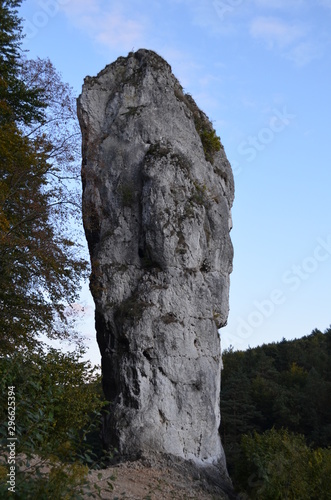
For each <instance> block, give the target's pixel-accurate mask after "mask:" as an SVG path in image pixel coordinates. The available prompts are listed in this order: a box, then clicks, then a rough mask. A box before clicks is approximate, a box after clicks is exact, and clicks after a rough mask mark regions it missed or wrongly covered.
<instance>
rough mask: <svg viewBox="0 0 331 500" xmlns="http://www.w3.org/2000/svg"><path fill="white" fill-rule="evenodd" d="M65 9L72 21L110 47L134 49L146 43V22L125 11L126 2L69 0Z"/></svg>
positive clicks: (91, 36) (100, 42)
mask: <svg viewBox="0 0 331 500" xmlns="http://www.w3.org/2000/svg"><path fill="white" fill-rule="evenodd" d="M62 8H63V11H64V12H65V14H66V15H67V17H68V18H69V19H70V21H71V23H72V24H73V25H75V26H76V27H78V28H79V29H80V30H82V31H85V32H86V34H87V35H88V36H89V37H90V38H92V39H93V40H94V41H95V42H97V43H99V44H101V45H103V46H106V47H107V48H111V49H113V48H120V49H121V50H131V49H132V48H133V47H138V46H140V45H144V44H143V43H142V42H143V39H144V36H145V30H146V22H145V20H143V19H139V16H137V15H135V17H134V19H133V18H132V16H131V15H130V13H126V12H125V4H123V3H121V2H112V5H109V4H107V2H105V1H102V0H70V2H69V3H67V4H66V5H64V6H63V7H62Z"/></svg>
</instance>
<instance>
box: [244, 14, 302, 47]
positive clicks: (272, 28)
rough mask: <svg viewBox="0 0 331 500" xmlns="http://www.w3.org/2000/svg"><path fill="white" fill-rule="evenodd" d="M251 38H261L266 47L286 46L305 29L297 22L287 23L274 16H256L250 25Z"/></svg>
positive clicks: (295, 39)
mask: <svg viewBox="0 0 331 500" xmlns="http://www.w3.org/2000/svg"><path fill="white" fill-rule="evenodd" d="M250 34H251V36H252V37H253V38H257V39H262V40H263V41H264V42H266V43H267V46H268V48H273V47H274V46H275V45H276V46H278V47H281V48H282V47H286V46H288V45H290V44H291V43H293V42H295V41H297V40H298V39H299V38H301V37H303V36H304V35H305V29H304V28H303V27H302V26H299V25H298V24H289V23H286V22H284V21H283V20H281V19H279V18H276V17H262V16H261V17H257V18H255V19H254V20H253V21H252V23H251V26H250Z"/></svg>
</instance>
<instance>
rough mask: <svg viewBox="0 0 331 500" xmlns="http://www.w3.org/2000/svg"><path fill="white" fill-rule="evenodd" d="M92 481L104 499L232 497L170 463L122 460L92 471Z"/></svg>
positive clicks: (217, 499) (219, 499) (202, 499)
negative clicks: (214, 489)
mask: <svg viewBox="0 0 331 500" xmlns="http://www.w3.org/2000/svg"><path fill="white" fill-rule="evenodd" d="M100 474H102V478H100ZM107 482H109V483H110V486H109V485H107ZM90 483H91V484H96V485H98V486H99V487H100V488H101V497H102V498H103V499H112V500H116V499H118V500H120V499H131V500H188V499H190V500H226V499H229V498H230V497H229V496H228V495H226V494H222V493H220V492H216V491H214V492H208V491H206V481H205V480H204V479H202V478H199V477H198V475H197V474H196V473H195V474H193V475H192V474H190V473H189V472H188V471H187V472H183V471H178V470H176V468H174V467H171V466H168V465H167V464H161V463H152V464H151V463H145V462H144V461H141V460H140V461H135V462H125V463H121V464H119V465H117V466H112V467H109V468H108V469H105V470H103V471H92V472H91V473H90ZM207 489H208V487H207ZM210 489H212V488H210ZM86 498H88V497H86Z"/></svg>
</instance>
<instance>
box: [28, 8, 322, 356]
mask: <svg viewBox="0 0 331 500" xmlns="http://www.w3.org/2000/svg"><path fill="white" fill-rule="evenodd" d="M20 15H21V16H22V17H23V18H24V23H23V26H24V30H25V34H26V38H25V39H24V42H23V48H24V49H27V50H29V54H28V57H30V58H35V57H37V56H38V57H41V58H47V57H48V58H50V60H51V61H52V63H53V64H54V66H55V67H56V69H57V70H58V71H59V72H60V73H61V74H62V77H63V80H64V81H65V82H68V83H69V84H70V85H71V86H72V87H73V89H74V92H75V93H76V94H77V95H79V94H80V92H81V87H82V84H83V81H84V77H85V76H87V75H89V76H95V75H96V74H97V73H98V72H99V71H101V70H102V69H103V68H104V67H105V66H106V64H109V63H111V62H113V61H115V60H116V59H117V57H119V56H126V55H127V54H128V52H130V51H132V50H138V49H139V48H147V49H152V50H154V51H156V52H157V53H158V54H160V55H161V56H162V57H163V58H164V59H166V60H167V62H168V63H169V64H170V65H171V66H172V70H173V73H174V74H175V76H176V77H177V78H178V79H179V81H180V83H181V84H182V85H183V87H184V90H185V91H186V92H189V93H190V94H192V96H193V97H194V99H195V100H196V102H197V104H198V106H199V107H200V108H201V109H202V110H203V111H204V112H205V113H206V114H207V115H208V116H209V118H210V119H211V120H212V122H213V124H214V127H215V129H216V132H217V134H218V135H219V136H220V137H221V141H222V143H223V145H224V148H225V151H226V154H227V157H228V159H229V161H230V163H231V165H232V168H233V172H234V179H235V201H234V206H233V210H232V218H233V229H232V231H231V238H232V242H233V246H234V262H233V273H232V274H231V285H230V313H229V318H228V324H227V326H226V327H224V328H223V329H222V330H221V331H220V334H221V342H222V349H226V348H228V347H230V346H233V347H234V349H247V348H248V347H255V346H257V345H262V344H263V343H269V342H278V341H281V340H282V338H285V339H288V340H290V339H293V338H299V337H302V336H304V335H309V334H310V333H311V332H312V330H313V329H315V328H318V329H320V330H321V331H324V330H325V329H326V328H328V327H329V326H330V324H331V311H330V283H331V225H330V213H331V211H330V208H331V207H330V205H331V197H330V185H331V173H330V167H331V126H330V117H331V95H330V94H331V50H330V49H331V0H315V1H314V2H312V1H311V0H163V1H162V2H161V1H158V0H154V1H151V0H119V1H118V0H110V1H106V0H26V1H24V2H23V4H22V7H21V9H20ZM81 304H82V305H83V306H84V311H85V313H84V315H83V316H82V320H81V322H80V328H81V330H82V332H83V333H84V334H85V335H87V336H88V338H89V345H90V351H89V356H90V357H91V359H92V361H93V362H95V363H99V359H100V358H99V352H98V348H97V344H96V341H95V332H94V320H93V300H92V298H91V296H90V295H89V292H88V286H87V285H85V286H84V290H83V292H82V298H81ZM77 307H78V308H79V306H78V305H77Z"/></svg>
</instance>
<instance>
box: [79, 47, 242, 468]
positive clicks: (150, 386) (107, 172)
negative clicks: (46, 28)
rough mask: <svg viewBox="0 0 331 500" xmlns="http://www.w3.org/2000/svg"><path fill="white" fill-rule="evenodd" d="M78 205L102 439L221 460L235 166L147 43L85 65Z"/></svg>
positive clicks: (130, 450)
mask: <svg viewBox="0 0 331 500" xmlns="http://www.w3.org/2000/svg"><path fill="white" fill-rule="evenodd" d="M78 115H79V120H80V124H81V129H82V134H83V166H82V179H83V218H84V226H85V231H86V237H87V241H88V245H89V251H90V255H91V263H92V275H91V284H90V286H91V291H92V294H93V297H94V300H95V304H96V328H97V339H98V343H99V346H100V351H101V355H102V373H103V384H104V391H105V395H106V397H107V398H108V399H109V400H110V401H111V411H110V416H109V418H108V420H107V422H106V424H105V430H104V438H105V441H106V443H108V444H109V445H113V446H115V447H116V448H117V449H118V450H119V452H120V454H121V455H127V456H129V457H134V456H138V455H139V454H141V453H149V452H151V453H152V452H159V453H165V454H168V455H169V454H171V455H175V456H177V457H181V458H183V459H185V460H189V459H193V460H194V461H195V462H197V463H200V464H208V463H215V464H216V463H219V462H222V460H223V450H222V445H221V442H220V438H219V433H218V429H219V425H220V410H219V395H220V370H221V354H220V339H219V335H218V331H217V329H218V328H219V327H221V326H223V325H224V324H225V323H226V320H227V316H228V297H229V274H230V272H231V269H232V257H233V250H232V245H231V241H230V237H229V230H230V228H231V217H230V209H231V206H232V202H233V195H234V194H233V193H234V186H233V177H232V172H231V167H230V165H229V162H228V160H227V158H226V155H225V153H224V150H223V147H222V146H221V145H220V143H219V140H218V138H217V137H216V136H215V133H214V131H213V128H212V125H211V123H210V122H209V120H208V118H207V117H206V116H205V115H204V113H202V112H201V111H200V110H199V109H198V107H197V105H196V104H195V102H194V100H193V99H192V98H191V97H190V96H189V95H185V94H184V93H183V90H182V88H181V86H180V84H179V82H178V80H176V78H175V77H174V75H173V74H172V72H171V68H170V66H169V65H168V64H167V63H166V62H165V61H164V60H163V59H162V58H161V57H160V56H158V55H157V54H156V53H154V52H152V51H147V50H139V51H138V52H135V53H130V54H129V55H128V57H126V58H123V57H120V58H119V59H117V61H115V62H114V63H113V64H110V65H109V66H107V67H106V68H105V69H104V70H103V71H101V72H100V73H99V74H98V76H97V77H95V78H90V77H87V78H86V79H85V82H84V86H83V91H82V95H81V96H80V98H79V101H78Z"/></svg>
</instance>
